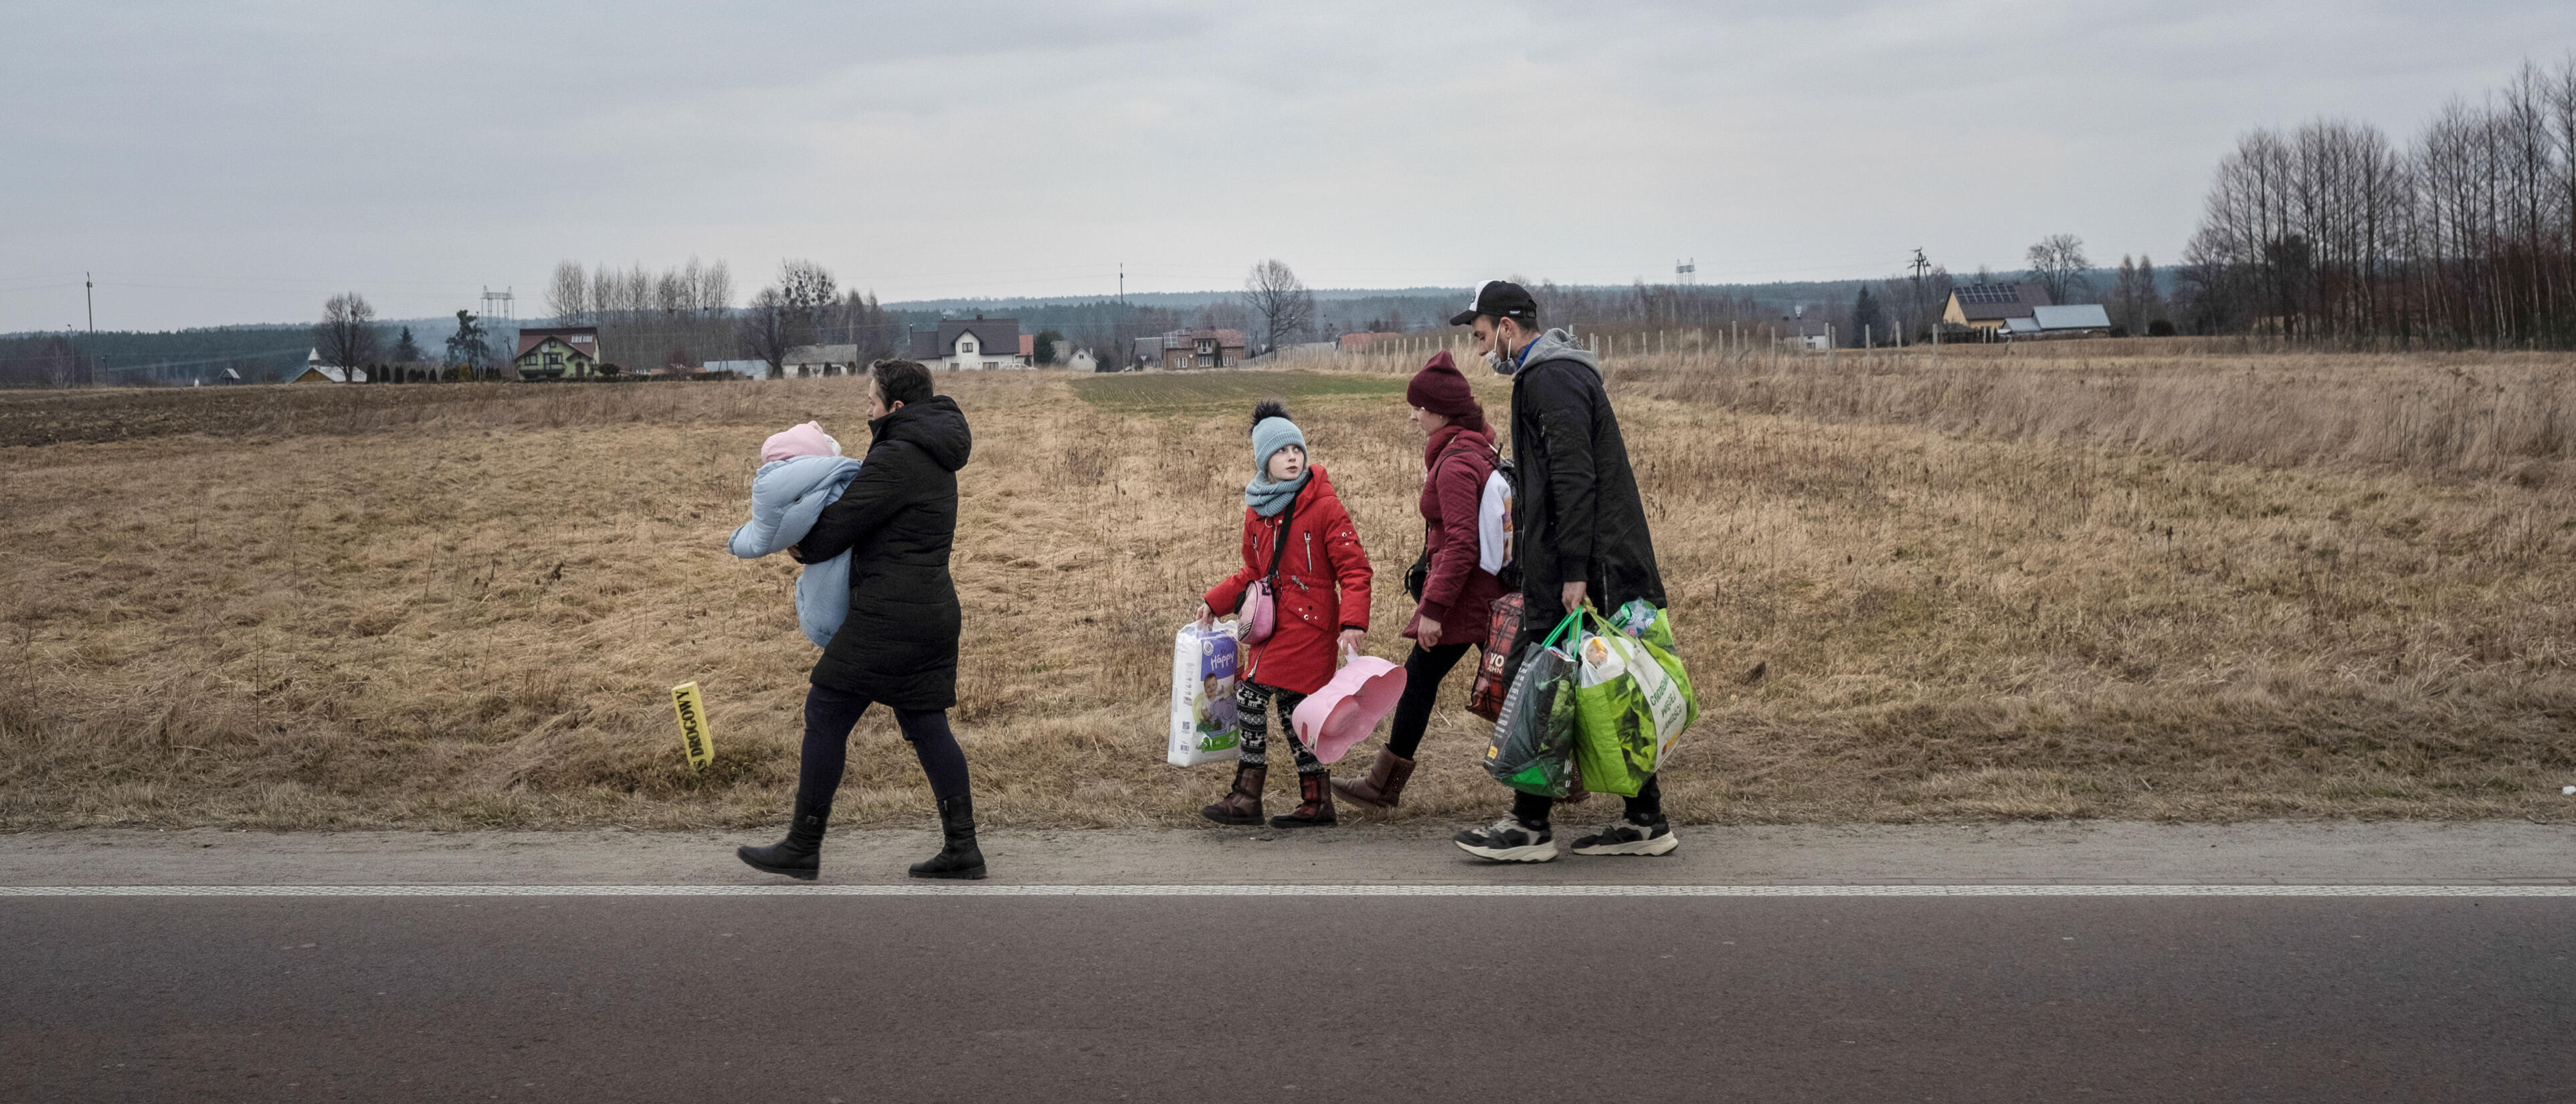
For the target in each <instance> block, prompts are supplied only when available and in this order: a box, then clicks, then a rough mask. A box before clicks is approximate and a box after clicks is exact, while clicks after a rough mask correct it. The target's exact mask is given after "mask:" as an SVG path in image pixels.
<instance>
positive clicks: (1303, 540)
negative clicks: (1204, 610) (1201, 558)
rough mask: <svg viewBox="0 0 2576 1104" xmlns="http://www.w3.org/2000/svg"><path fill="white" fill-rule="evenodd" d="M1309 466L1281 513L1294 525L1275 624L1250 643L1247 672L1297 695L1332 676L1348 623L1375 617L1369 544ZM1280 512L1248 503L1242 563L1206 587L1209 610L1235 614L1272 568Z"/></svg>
mask: <svg viewBox="0 0 2576 1104" xmlns="http://www.w3.org/2000/svg"><path fill="white" fill-rule="evenodd" d="M1306 470H1308V471H1310V472H1313V473H1314V474H1313V476H1312V477H1311V478H1309V479H1307V480H1306V486H1305V487H1304V489H1302V490H1299V491H1298V492H1297V504H1296V505H1294V506H1291V507H1289V508H1288V509H1287V510H1285V511H1283V512H1282V513H1281V517H1284V518H1287V519H1288V525H1289V529H1288V548H1287V553H1286V554H1285V555H1283V556H1281V557H1280V560H1279V583H1278V591H1277V593H1278V595H1279V610H1278V612H1279V617H1278V620H1277V622H1276V625H1277V627H1276V628H1274V629H1272V630H1271V632H1270V639H1268V640H1265V641H1262V642H1261V643H1259V644H1250V645H1246V646H1245V647H1244V651H1245V653H1246V654H1247V657H1248V658H1247V662H1248V663H1249V664H1250V666H1249V668H1247V669H1246V670H1245V671H1244V673H1243V677H1244V678H1245V679H1247V680H1250V681H1253V682H1258V683H1260V684H1261V685H1263V686H1270V687H1276V688H1278V689H1281V690H1286V691H1288V692H1289V693H1292V694H1312V693H1314V692H1315V691H1317V690H1321V689H1323V687H1324V684H1325V683H1326V682H1329V681H1331V680H1332V677H1333V669H1334V666H1335V657H1334V655H1333V648H1334V641H1335V639H1336V638H1338V637H1339V636H1340V635H1341V632H1342V630H1343V629H1365V628H1367V627H1368V619H1369V560H1368V551H1367V550H1366V549H1364V548H1361V547H1360V535H1359V531H1358V530H1357V529H1354V528H1353V527H1352V526H1351V514H1350V511H1348V510H1345V509H1343V508H1342V500H1341V498H1340V497H1339V496H1337V495H1335V494H1334V493H1333V481H1332V480H1331V479H1329V478H1327V477H1326V476H1325V475H1324V469H1323V467H1322V466H1321V465H1315V466H1311V467H1309V468H1307V469H1306ZM1281 517H1263V516H1261V515H1260V514H1257V513H1254V512H1253V511H1252V508H1251V507H1249V506H1247V507H1244V510H1243V570H1241V571H1237V572H1235V573H1234V574H1233V575H1231V576H1228V577H1227V578H1226V580H1225V581H1224V582H1221V583H1218V584H1217V585H1215V586H1214V587H1211V588H1209V589H1208V592H1207V594H1206V596H1205V599H1206V601H1207V605H1208V609H1210V610H1213V611H1215V612H1216V614H1217V615H1218V616H1220V617H1221V616H1224V615H1225V614H1228V613H1232V612H1233V611H1234V607H1235V603H1237V602H1240V601H1242V600H1243V592H1244V591H1245V590H1246V589H1248V588H1249V587H1251V586H1252V584H1253V583H1254V582H1256V581H1258V580H1260V579H1261V578H1263V577H1264V576H1267V575H1269V574H1270V550H1271V549H1272V548H1274V547H1277V545H1278V541H1279V523H1280V520H1281Z"/></svg>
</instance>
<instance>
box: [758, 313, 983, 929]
mask: <svg viewBox="0 0 2576 1104" xmlns="http://www.w3.org/2000/svg"><path fill="white" fill-rule="evenodd" d="M868 418H869V421H868V433H869V444H868V451H867V455H866V457H865V459H864V460H863V461H862V463H861V464H860V467H859V470H858V474H857V475H856V476H855V477H853V478H852V479H851V480H850V481H849V485H848V489H847V490H845V491H844V492H842V494H841V497H840V498H839V499H838V500H836V501H834V502H832V503H831V504H830V505H828V506H825V507H824V508H823V510H822V512H821V514H820V515H819V516H818V517H816V519H815V521H814V524H813V527H812V528H811V529H809V530H808V531H807V532H806V534H805V536H804V537H803V539H801V540H799V541H798V542H796V546H795V547H793V548H790V549H788V554H789V555H790V556H793V557H794V558H795V559H796V561H797V562H799V563H804V564H822V563H825V562H827V561H830V560H832V559H833V558H834V557H836V556H839V555H841V554H842V553H844V552H847V553H849V557H850V559H849V580H850V582H849V611H848V613H847V615H846V616H845V617H844V618H843V620H842V621H841V624H840V627H839V628H838V629H837V630H836V631H834V632H833V633H832V634H831V637H830V642H829V643H827V644H825V645H824V646H823V656H822V658H821V659H820V660H819V661H817V662H816V663H815V664H814V673H813V676H812V680H811V681H812V683H813V685H812V686H811V687H810V688H809V689H808V690H807V691H806V695H805V746H804V751H803V755H802V758H801V760H800V766H799V769H798V772H797V780H796V809H795V818H794V819H793V820H791V821H790V822H789V824H788V829H787V838H786V839H784V840H781V841H779V842H778V843H775V844H772V845H770V846H768V847H744V848H741V849H740V850H739V851H737V852H736V853H737V854H738V855H740V856H741V858H742V861H743V862H745V863H749V864H750V865H751V866H752V867H754V868H756V869H759V870H763V871H766V872H768V873H772V874H784V875H787V876H788V877H791V878H802V879H809V880H810V879H812V878H813V877H815V874H816V872H817V870H818V868H819V866H820V855H821V853H822V846H823V828H824V825H825V824H826V823H827V822H829V821H830V819H831V816H832V797H833V794H834V792H835V791H837V790H838V789H840V785H841V771H842V768H843V766H844V765H845V764H846V762H847V760H848V755H849V738H850V730H851V729H852V728H853V727H855V726H856V725H857V724H858V721H859V717H860V715H861V714H863V713H865V712H867V709H868V707H869V706H870V705H874V704H879V703H882V704H884V705H885V706H886V707H887V708H890V709H892V710H894V717H895V724H896V726H897V727H898V728H900V729H901V730H902V731H903V738H904V739H905V740H907V741H909V742H911V744H912V750H913V754H914V755H915V756H917V757H918V758H919V759H920V760H921V769H922V772H923V773H924V774H927V775H928V776H929V778H930V792H931V795H932V796H933V797H934V798H936V799H937V800H938V803H939V823H940V827H941V828H942V830H943V831H944V834H945V839H946V842H945V845H944V846H943V847H942V848H941V849H940V852H939V853H938V854H937V855H934V856H932V857H930V858H928V859H925V860H923V861H921V862H917V863H914V864H912V875H913V876H914V877H917V878H981V877H983V876H984V855H983V852H982V851H981V850H980V849H978V848H977V847H976V845H975V811H974V803H973V798H972V797H971V796H969V794H968V790H967V783H966V753H965V751H964V750H963V749H961V748H959V747H958V746H957V738H956V736H955V735H954V734H952V733H951V732H950V731H949V728H948V710H949V708H950V707H951V706H954V705H956V704H957V633H958V605H957V587H956V584H955V583H954V582H953V581H952V580H951V579H950V578H949V574H948V554H949V548H950V545H951V544H952V543H953V542H954V540H955V539H956V533H957V470H958V469H960V468H963V467H965V466H966V458H967V454H968V453H969V452H970V451H971V448H972V443H973V442H972V438H971V436H970V434H969V433H968V432H967V428H966V415H965V414H964V413H963V412H962V411H960V410H958V408H957V403H956V401H955V400H953V399H950V398H949V397H948V396H945V395H932V394H931V393H930V373H929V371H928V370H926V369H924V368H923V367H922V366H921V365H919V364H915V363H913V362H911V361H885V362H881V363H878V364H876V365H874V366H872V367H870V368H869V369H868Z"/></svg>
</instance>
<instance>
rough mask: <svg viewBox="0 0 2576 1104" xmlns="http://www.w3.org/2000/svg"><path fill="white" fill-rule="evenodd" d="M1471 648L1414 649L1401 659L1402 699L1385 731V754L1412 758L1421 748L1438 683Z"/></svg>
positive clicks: (1461, 645)
mask: <svg viewBox="0 0 2576 1104" xmlns="http://www.w3.org/2000/svg"><path fill="white" fill-rule="evenodd" d="M1472 647H1475V644H1474V643H1472V642H1469V643H1461V644H1443V645H1440V646H1439V647H1436V648H1425V647H1423V646H1422V645H1420V644H1416V645H1414V646H1413V654H1412V655H1409V656H1406V657H1405V659H1404V696H1403V697H1400V698H1397V699H1395V725H1394V727H1393V728H1390V729H1388V730H1387V734H1386V750H1388V751H1391V752H1394V753H1395V755H1396V757H1397V758H1400V759H1411V758H1413V753H1414V751H1415V750H1416V749H1418V748H1420V747H1421V746H1422V731H1423V730H1424V729H1426V728H1429V727H1431V707H1432V705H1433V704H1434V703H1436V702H1438V701H1439V700H1440V680H1442V679H1445V678H1448V677H1449V672H1450V670H1451V669H1452V668H1455V667H1456V666H1458V660H1459V659H1460V658H1461V657H1463V656H1465V655H1466V654H1467V649H1469V648H1472Z"/></svg>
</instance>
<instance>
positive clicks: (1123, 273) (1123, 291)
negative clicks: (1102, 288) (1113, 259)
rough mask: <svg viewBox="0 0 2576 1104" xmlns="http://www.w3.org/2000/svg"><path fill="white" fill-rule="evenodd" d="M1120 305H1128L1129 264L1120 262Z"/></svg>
mask: <svg viewBox="0 0 2576 1104" xmlns="http://www.w3.org/2000/svg"><path fill="white" fill-rule="evenodd" d="M1118 305H1119V306H1122V307H1123V306H1126V305H1127V262H1125V261H1120V262H1118Z"/></svg>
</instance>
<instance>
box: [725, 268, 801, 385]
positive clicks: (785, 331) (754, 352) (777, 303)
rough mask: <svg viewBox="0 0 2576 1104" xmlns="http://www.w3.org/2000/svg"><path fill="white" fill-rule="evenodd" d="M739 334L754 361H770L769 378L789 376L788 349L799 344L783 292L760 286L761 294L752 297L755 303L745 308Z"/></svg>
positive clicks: (738, 330)
mask: <svg viewBox="0 0 2576 1104" xmlns="http://www.w3.org/2000/svg"><path fill="white" fill-rule="evenodd" d="M735 333H736V335H737V336H736V340H738V341H740V342H741V344H742V351H743V352H745V353H748V354H750V355H751V357H752V359H754V360H761V361H767V362H768V364H769V378H771V379H782V378H785V376H786V375H787V350H789V349H791V348H794V347H795V346H796V345H798V344H799V342H798V341H797V340H796V323H795V320H794V317H793V314H792V312H791V311H790V309H789V308H788V306H787V297H786V296H784V295H781V294H779V291H778V289H777V288H762V289H760V294H758V295H755V296H752V297H751V305H750V306H748V307H745V308H743V312H742V317H741V318H740V319H739V320H738V321H737V323H736V326H735Z"/></svg>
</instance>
